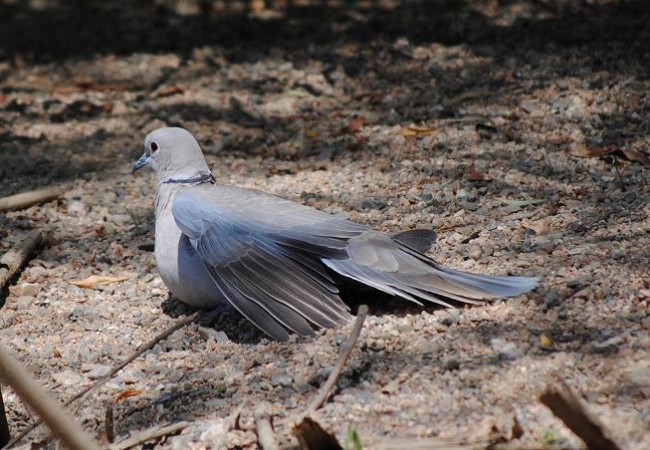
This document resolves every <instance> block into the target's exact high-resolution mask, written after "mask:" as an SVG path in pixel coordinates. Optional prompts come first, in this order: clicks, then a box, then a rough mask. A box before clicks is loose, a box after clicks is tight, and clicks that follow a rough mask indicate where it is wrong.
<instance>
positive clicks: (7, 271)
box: [0, 230, 43, 290]
mask: <svg viewBox="0 0 650 450" xmlns="http://www.w3.org/2000/svg"><path fill="white" fill-rule="evenodd" d="M42 241H43V235H42V234H41V232H40V231H38V230H34V231H31V232H30V233H29V234H28V235H27V237H26V238H25V239H23V240H22V242H21V243H20V244H18V245H17V246H16V247H14V248H12V249H11V250H9V251H8V252H7V253H5V254H4V255H2V258H0V290H2V289H4V288H5V287H6V285H7V284H8V283H9V282H10V281H11V280H12V279H13V277H14V276H15V275H16V274H17V273H18V272H19V271H20V269H22V268H23V267H24V266H25V264H27V261H29V258H30V257H31V256H32V254H34V252H35V251H36V249H37V248H38V246H39V245H40V244H41V242H42Z"/></svg>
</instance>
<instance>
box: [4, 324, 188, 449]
mask: <svg viewBox="0 0 650 450" xmlns="http://www.w3.org/2000/svg"><path fill="white" fill-rule="evenodd" d="M198 316H199V313H198V312H196V313H194V314H192V315H189V316H186V317H184V318H183V319H181V320H179V321H178V322H176V323H175V324H174V325H172V326H171V327H169V328H167V329H166V330H164V331H163V332H162V333H160V334H158V335H156V336H155V337H154V338H153V339H151V340H149V341H147V342H145V343H144V344H142V345H141V346H140V347H138V349H137V350H136V351H135V352H134V353H133V354H132V355H131V356H129V357H128V358H126V359H125V360H124V361H122V362H121V363H119V364H118V365H117V366H115V367H113V369H111V371H110V372H109V373H108V375H106V376H105V377H103V378H100V379H99V380H97V381H95V382H94V383H93V384H91V385H90V386H88V387H87V388H85V389H82V390H81V391H79V392H77V393H76V394H75V395H73V396H72V397H71V398H69V399H68V400H67V401H66V402H65V403H64V405H65V406H68V405H69V404H70V403H72V402H74V401H76V400H78V399H80V398H81V397H83V396H84V395H86V394H87V393H88V392H90V391H92V390H94V389H97V388H98V387H99V386H101V385H103V384H104V383H106V382H107V381H108V380H110V379H111V378H113V376H115V374H116V373H117V372H119V371H120V370H122V369H124V368H125V367H126V366H127V365H128V364H130V363H132V362H133V361H135V360H136V359H137V358H139V357H140V356H142V354H144V353H145V352H147V351H149V350H151V349H152V348H154V346H155V345H156V344H158V343H159V342H161V341H164V340H165V339H167V338H168V337H169V336H171V335H172V334H173V333H174V332H175V331H177V330H179V329H180V328H182V327H184V326H186V325H188V324H190V323H192V322H194V321H195V320H196V319H197V317H198ZM41 423H43V422H42V421H40V420H39V421H36V422H35V423H34V424H33V425H31V426H30V427H28V428H27V429H25V431H23V432H22V433H20V434H19V435H18V436H16V437H15V438H14V439H13V440H12V441H11V442H10V445H14V444H16V443H18V442H20V440H21V439H23V438H24V437H25V436H27V435H28V434H29V433H31V432H32V431H33V430H34V429H36V428H37V427H38V426H39V425H40V424H41Z"/></svg>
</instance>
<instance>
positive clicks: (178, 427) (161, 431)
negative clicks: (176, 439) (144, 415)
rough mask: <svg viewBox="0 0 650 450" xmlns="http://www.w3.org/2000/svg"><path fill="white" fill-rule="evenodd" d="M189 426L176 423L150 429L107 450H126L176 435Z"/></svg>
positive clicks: (110, 446)
mask: <svg viewBox="0 0 650 450" xmlns="http://www.w3.org/2000/svg"><path fill="white" fill-rule="evenodd" d="M188 426H190V423H189V422H178V423H174V424H171V425H167V426H164V427H152V428H148V429H146V430H143V431H140V432H138V433H136V434H135V435H133V436H130V437H128V438H126V439H124V440H122V441H120V442H116V443H115V444H111V445H109V446H108V448H109V450H126V449H128V448H131V447H135V446H136V445H140V444H144V443H145V442H147V441H152V440H154V439H160V438H162V437H165V436H169V435H171V434H176V433H178V432H179V431H182V430H183V429H185V428H187V427H188Z"/></svg>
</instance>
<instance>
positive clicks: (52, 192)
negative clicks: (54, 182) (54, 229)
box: [0, 186, 65, 212]
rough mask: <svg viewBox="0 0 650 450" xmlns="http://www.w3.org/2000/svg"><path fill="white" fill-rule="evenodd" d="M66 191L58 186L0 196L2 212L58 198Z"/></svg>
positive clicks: (0, 209)
mask: <svg viewBox="0 0 650 450" xmlns="http://www.w3.org/2000/svg"><path fill="white" fill-rule="evenodd" d="M64 192H65V189H64V188H63V187H60V186H58V187H48V188H45V189H38V190H36V191H30V192H23V193H21V194H16V195H10V196H9V197H3V198H0V212H1V211H13V210H16V209H24V208H28V207H30V206H32V205H36V204H38V203H45V202H49V201H50V200H54V199H55V198H58V197H59V196H61V194H63V193H64Z"/></svg>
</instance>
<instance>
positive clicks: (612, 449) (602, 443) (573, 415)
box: [539, 380, 621, 450]
mask: <svg viewBox="0 0 650 450" xmlns="http://www.w3.org/2000/svg"><path fill="white" fill-rule="evenodd" d="M539 400H540V401H541V402H542V403H543V404H544V405H546V406H547V407H548V408H549V409H550V410H551V412H553V414H555V415H556V416H557V417H558V418H559V419H560V420H562V422H564V424H565V425H566V426H567V427H568V428H569V429H570V430H571V431H573V432H574V433H575V434H576V435H577V436H578V437H579V438H580V439H582V440H583V441H584V443H585V444H586V445H587V448H588V449H590V450H620V449H621V448H620V447H619V446H618V445H617V444H616V443H615V442H614V441H613V440H612V439H611V438H610V437H609V436H607V434H606V432H605V430H604V427H603V426H602V425H601V424H600V423H598V421H597V420H596V418H595V417H593V416H592V415H591V414H590V413H589V412H588V411H587V410H586V409H585V407H584V406H583V405H582V403H581V402H580V400H579V399H578V398H577V397H576V396H575V395H574V394H573V392H571V389H570V388H569V386H567V384H566V383H564V382H563V381H562V380H558V386H549V387H547V388H546V391H544V393H543V394H542V395H540V397H539Z"/></svg>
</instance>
